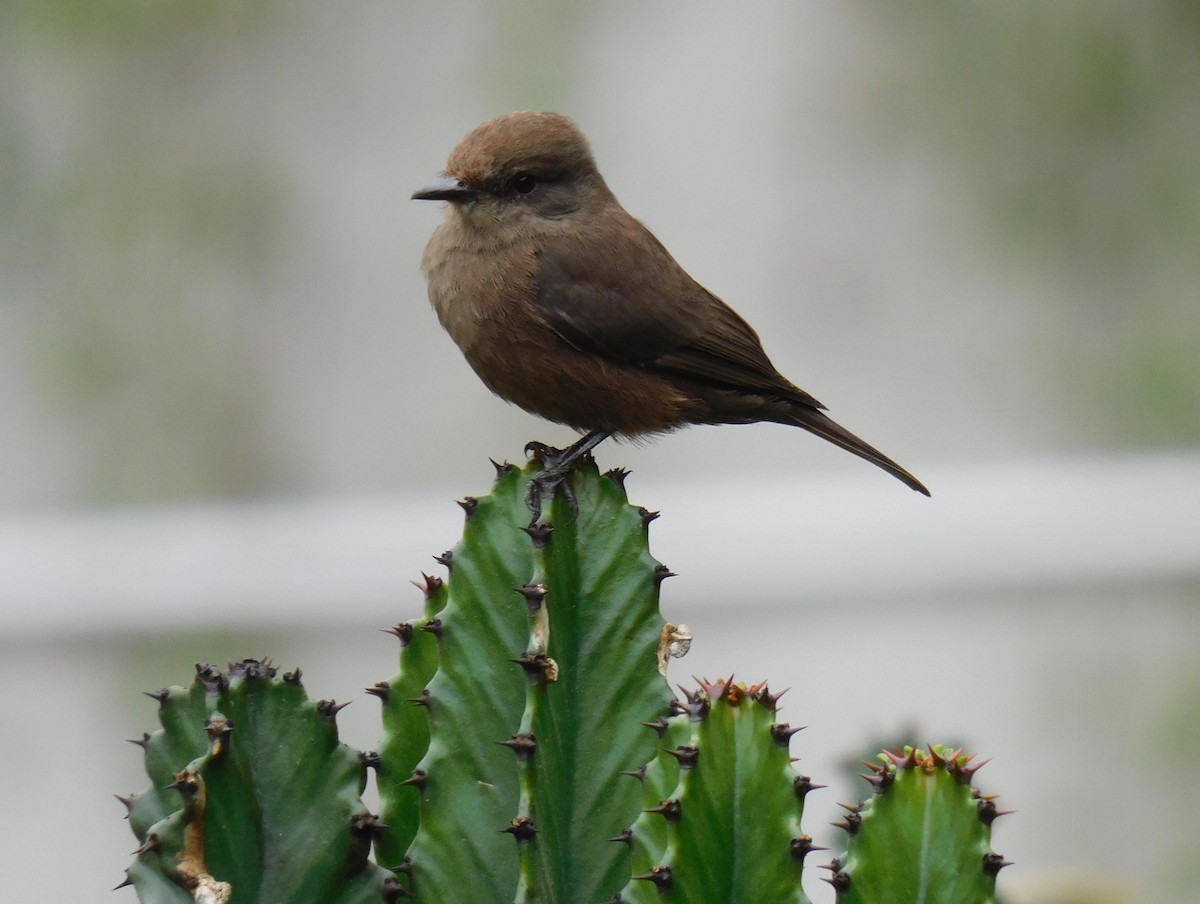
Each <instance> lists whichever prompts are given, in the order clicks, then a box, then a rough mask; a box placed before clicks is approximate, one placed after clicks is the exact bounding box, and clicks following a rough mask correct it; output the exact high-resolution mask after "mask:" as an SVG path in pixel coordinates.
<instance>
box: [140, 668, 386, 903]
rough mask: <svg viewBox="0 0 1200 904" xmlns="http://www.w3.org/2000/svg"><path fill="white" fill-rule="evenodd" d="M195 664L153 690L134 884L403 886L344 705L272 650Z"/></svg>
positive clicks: (281, 891) (220, 890)
mask: <svg viewBox="0 0 1200 904" xmlns="http://www.w3.org/2000/svg"><path fill="white" fill-rule="evenodd" d="M196 672H197V674H196V679H195V681H193V683H192V685H191V687H190V688H187V689H185V688H180V687H172V688H166V689H164V690H162V691H160V692H158V693H157V694H154V695H152V696H154V697H155V698H156V699H157V700H158V701H159V719H160V722H161V723H162V728H161V729H159V730H158V731H156V732H154V733H153V734H149V735H146V736H144V737H143V739H142V740H141V741H139V742H137V743H139V744H140V745H141V746H142V748H143V749H144V750H145V760H146V771H147V772H148V773H149V775H150V778H151V780H152V781H153V785H152V787H151V789H150V790H149V791H147V792H146V793H145V794H142V795H140V796H137V797H133V798H125V801H126V803H127V805H128V806H129V817H130V822H131V824H132V826H133V830H134V833H135V834H136V835H137V837H138V839H139V841H140V842H141V846H140V847H139V848H138V850H137V859H136V860H135V862H134V864H133V866H131V867H130V869H129V870H128V873H127V877H126V883H123V884H132V885H133V886H134V887H135V888H136V889H137V892H138V896H139V897H140V899H141V900H142V901H143V902H146V904H150V902H154V904H159V902H163V904H173V902H180V904H185V902H191V901H211V902H233V904H241V902H247V904H249V902H271V904H285V902H294V904H301V902H315V901H320V902H328V904H359V902H368V901H380V900H384V899H385V898H387V897H394V896H395V890H396V888H397V880H396V878H395V877H394V876H393V875H392V874H391V872H389V871H387V870H383V869H380V868H379V867H377V866H375V865H374V864H373V863H371V862H370V861H369V859H368V855H369V853H370V847H371V838H372V835H373V834H374V833H375V831H376V820H375V817H373V816H371V815H370V814H369V813H368V812H367V810H366V808H365V807H364V806H363V805H362V802H361V801H360V800H359V795H360V794H361V793H362V790H363V788H364V786H365V784H366V765H365V763H364V759H363V757H361V756H359V754H357V753H355V752H354V751H353V750H351V749H350V748H349V747H347V746H346V745H344V744H341V743H339V742H338V739H337V728H336V727H335V725H334V717H335V716H336V714H337V711H338V709H339V708H340V707H338V706H337V705H336V704H334V703H333V702H332V701H320V702H316V703H314V702H313V701H311V700H309V699H308V697H307V695H306V694H305V692H304V688H303V687H302V686H301V684H300V673H299V671H295V672H289V673H288V674H287V675H284V676H283V678H282V679H279V678H276V673H275V669H274V668H273V667H272V666H271V665H270V663H269V662H258V661H254V660H246V661H244V662H240V663H236V664H234V665H231V666H230V668H229V670H228V672H221V671H220V670H218V669H215V668H212V667H211V666H197V669H196ZM313 814H318V817H317V818H314V816H313Z"/></svg>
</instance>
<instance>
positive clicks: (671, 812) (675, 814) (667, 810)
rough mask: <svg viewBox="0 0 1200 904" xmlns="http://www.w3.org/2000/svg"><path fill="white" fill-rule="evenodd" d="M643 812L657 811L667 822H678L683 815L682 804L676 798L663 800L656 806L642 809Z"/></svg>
mask: <svg viewBox="0 0 1200 904" xmlns="http://www.w3.org/2000/svg"><path fill="white" fill-rule="evenodd" d="M642 812H643V813H657V814H658V815H659V816H661V817H662V818H663V819H665V820H666V821H667V822H672V823H673V822H679V819H680V817H682V816H683V806H682V805H681V804H680V803H679V801H677V800H664V801H663V802H662V803H661V804H659V805H658V806H657V807H650V808H649V809H648V810H643V811H642Z"/></svg>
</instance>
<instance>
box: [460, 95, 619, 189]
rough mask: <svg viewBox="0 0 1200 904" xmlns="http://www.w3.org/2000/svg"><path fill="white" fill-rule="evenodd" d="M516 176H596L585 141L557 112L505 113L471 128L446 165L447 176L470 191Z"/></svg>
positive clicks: (568, 121)
mask: <svg viewBox="0 0 1200 904" xmlns="http://www.w3.org/2000/svg"><path fill="white" fill-rule="evenodd" d="M518 172H527V173H530V174H531V175H534V176H538V177H541V178H545V179H561V178H566V177H570V176H579V175H584V174H589V173H595V172H596V162H595V160H593V158H592V151H591V148H590V147H588V143H587V139H586V138H584V136H583V133H582V132H580V131H579V129H578V127H577V126H576V125H575V123H573V122H571V120H569V119H567V117H565V116H562V115H560V114H558V113H529V112H521V113H508V114H506V115H504V116H498V117H496V118H495V119H491V120H488V121H487V122H485V123H484V124H483V125H480V126H477V127H476V128H474V129H472V130H471V131H470V132H469V133H468V134H467V136H466V137H465V138H464V139H463V140H462V141H460V142H459V143H458V147H456V148H455V149H454V151H453V153H451V154H450V159H449V161H447V163H446V175H447V176H453V177H454V178H456V179H459V180H460V181H462V182H463V183H465V184H467V185H471V186H475V187H481V188H482V187H486V186H491V185H495V184H497V183H501V182H503V181H505V180H506V179H508V178H510V177H512V176H513V175H515V174H516V173H518Z"/></svg>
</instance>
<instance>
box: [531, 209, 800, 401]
mask: <svg viewBox="0 0 1200 904" xmlns="http://www.w3.org/2000/svg"><path fill="white" fill-rule="evenodd" d="M606 225H607V226H608V228H606V229H604V230H600V231H598V232H594V233H587V234H581V233H579V232H573V233H564V234H562V235H560V236H556V237H553V238H550V239H548V240H546V241H544V242H543V243H542V245H541V248H540V251H539V253H538V258H537V261H538V263H537V293H536V296H535V301H534V303H535V305H536V306H537V309H538V312H539V313H540V314H541V316H542V317H543V318H544V319H545V321H546V323H547V324H548V325H549V326H550V328H551V329H553V330H554V331H555V332H556V333H557V334H558V335H559V336H560V337H561V338H562V340H563V341H564V342H566V343H567V344H569V345H571V346H572V347H574V348H576V349H579V350H580V351H585V352H588V353H591V354H596V355H600V356H602V357H604V358H607V359H608V360H610V361H612V362H614V363H616V364H623V365H627V366H637V367H643V368H646V369H648V370H655V371H660V372H666V373H671V374H675V375H677V376H680V377H684V378H686V379H688V380H693V381H696V382H699V383H702V384H705V385H711V386H718V387H722V388H728V389H733V390H737V391H742V392H762V393H769V394H772V395H778V396H781V397H784V398H788V399H790V400H792V401H795V402H799V403H801V404H804V405H811V406H813V407H818V408H819V407H822V406H821V404H820V403H819V402H818V401H817V400H816V399H814V398H813V397H812V396H810V395H809V394H808V393H806V392H804V390H802V389H800V388H799V387H797V386H794V385H793V384H792V383H790V382H789V381H788V380H787V379H786V378H784V377H783V376H782V375H780V373H779V372H778V371H777V370H776V369H775V367H774V366H773V365H772V364H771V362H770V360H769V359H768V358H767V355H766V353H765V352H764V351H763V350H762V345H761V344H760V342H759V339H758V336H757V334H756V333H755V332H754V329H753V328H752V327H751V326H750V325H749V324H748V323H746V321H745V320H743V319H742V318H741V317H740V316H738V314H737V313H736V312H735V311H733V310H732V309H731V308H730V307H729V306H728V305H726V304H725V303H724V302H722V301H721V300H720V299H719V298H717V297H716V296H714V295H712V294H711V293H710V292H708V291H707V290H706V289H705V288H704V287H703V286H701V285H700V284H699V283H697V282H696V281H695V280H693V279H692V278H691V277H690V276H688V274H687V273H686V272H685V271H684V269H683V268H682V267H680V266H679V264H678V263H676V261H675V259H674V258H672V257H671V255H670V253H669V252H668V251H667V250H666V249H665V248H664V247H663V246H662V244H661V243H660V242H659V241H658V240H657V239H656V238H655V237H654V236H653V235H652V234H651V233H650V232H649V230H647V229H646V228H645V227H644V226H642V225H641V223H639V222H637V221H636V220H634V219H633V218H632V217H628V215H625V216H623V217H622V218H621V220H620V221H618V222H615V223H609V224H606ZM596 234H601V235H604V236H605V239H606V241H604V242H603V243H601V242H596V241H594V240H590V241H589V240H588V239H587V238H586V237H584V235H591V236H594V235H596Z"/></svg>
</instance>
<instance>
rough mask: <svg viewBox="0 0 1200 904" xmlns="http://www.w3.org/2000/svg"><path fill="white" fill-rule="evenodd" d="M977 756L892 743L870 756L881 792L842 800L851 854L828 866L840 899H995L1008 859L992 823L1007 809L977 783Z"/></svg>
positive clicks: (969, 903)
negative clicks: (994, 839) (994, 846)
mask: <svg viewBox="0 0 1200 904" xmlns="http://www.w3.org/2000/svg"><path fill="white" fill-rule="evenodd" d="M972 759H973V757H970V756H964V755H963V752H962V750H953V751H951V750H948V749H945V748H943V747H942V746H941V745H931V746H929V747H928V748H927V749H922V748H919V747H916V748H914V747H905V748H904V749H903V750H902V751H901V750H898V751H887V750H885V751H884V752H883V753H881V754H879V756H878V760H879V763H867V764H866V765H867V766H868V767H869V768H870V769H871V774H870V775H864V776H863V778H865V779H866V780H867V781H869V782H870V783H871V784H872V786H873V787H874V789H875V795H874V796H873V797H872V798H871V800H869V801H867V802H865V803H859V804H858V805H857V806H849V805H843V806H844V807H845V809H846V810H847V815H846V818H845V819H844V820H842V821H841V822H840V823H837V825H839V826H840V827H841V828H843V829H844V830H845V831H846V832H847V833H848V835H849V839H848V842H847V850H846V855H845V856H844V857H843V858H840V859H837V860H834V861H833V863H831V864H830V865H829V867H828V869H829V870H830V871H831V873H832V877H831V878H830V879H829V882H830V884H832V885H833V887H834V888H835V889H837V893H838V895H837V900H838V904H890V902H894V901H926V902H928V904H994V902H995V901H996V874H997V873H998V872H1000V870H1001V869H1002V868H1003V867H1005V866H1007V865H1008V864H1007V862H1006V861H1005V860H1004V858H1003V857H1001V856H1000V855H999V854H996V853H994V852H993V851H992V850H991V847H990V842H991V825H992V822H993V821H994V820H995V819H996V818H997V817H999V816H1002V815H1004V813H1005V812H1006V811H1003V810H999V809H997V808H996V803H995V801H996V798H995V795H983V794H981V793H980V792H979V791H978V790H977V789H976V788H974V787H972V786H971V779H972V777H973V776H974V774H975V773H976V772H977V771H978V770H979V769H980V768H981V767H982V765H983V764H982V763H980V764H978V765H971V761H972Z"/></svg>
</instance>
